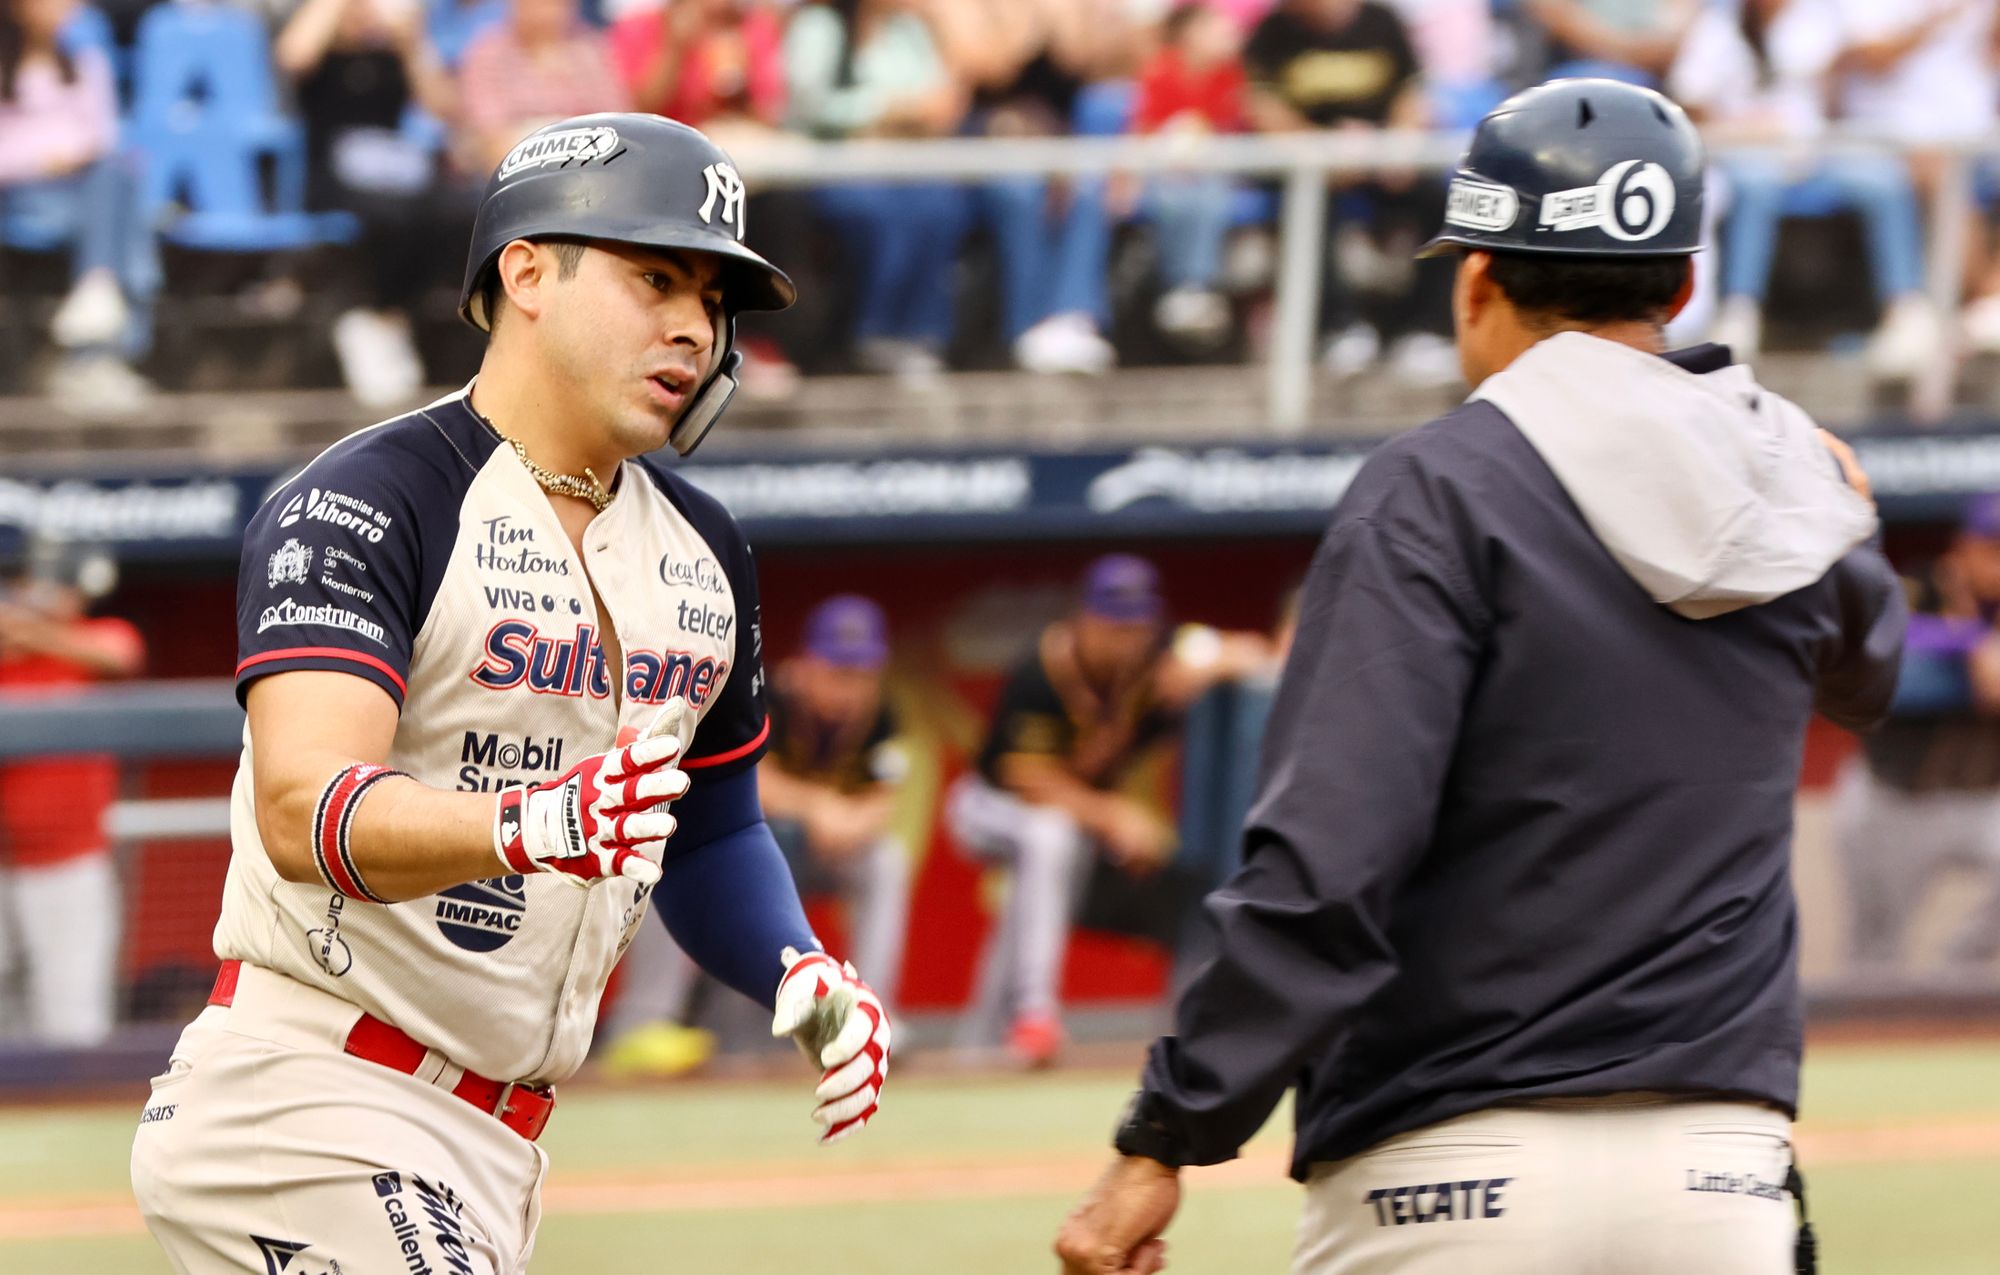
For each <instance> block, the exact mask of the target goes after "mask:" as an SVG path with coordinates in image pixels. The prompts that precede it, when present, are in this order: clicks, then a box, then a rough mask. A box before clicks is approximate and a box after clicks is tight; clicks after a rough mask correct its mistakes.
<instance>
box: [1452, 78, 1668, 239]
mask: <svg viewBox="0 0 2000 1275" xmlns="http://www.w3.org/2000/svg"><path fill="white" fill-rule="evenodd" d="M1705 167H1706V159H1705V155H1704V152H1703V150H1702V144H1701V137H1700V135H1699V134H1697V133H1696V131H1695V127H1694V124H1693V123H1692V122H1691V121H1690V120H1689V119H1688V117H1687V113H1686V112H1685V111H1683V110H1681V108H1680V107H1678V106H1676V105H1674V104H1673V103H1672V102H1670V101H1668V100H1667V99H1666V98H1664V97H1662V96H1660V95H1659V94H1658V93H1655V92H1653V91H1652V90H1651V89H1642V88H1638V87H1635V86H1633V85H1630V84H1624V83H1620V82H1619V81H1616V80H1593V79H1580V80H1552V81H1550V82H1549V83H1547V84H1543V85H1539V86H1537V87H1535V88H1531V89H1527V90H1525V91H1523V92H1520V93H1517V94H1515V95H1514V96H1513V97H1510V98H1508V99H1507V100H1506V101H1505V102H1502V103H1501V104H1500V105H1499V106H1497V107H1495V108H1494V109H1493V112H1492V113H1491V114H1489V115H1488V116H1487V117H1486V118H1485V119H1483V120H1481V121H1480V122H1479V127H1478V128H1477V129H1476V130H1475V131H1474V132H1473V135H1472V143H1471V145H1470V146H1469V147H1468V148H1467V150H1466V153H1465V157H1464V158H1463V159H1461V160H1460V161H1459V165H1458V169H1457V171H1456V172H1455V173H1454V174H1453V175H1452V181H1451V191H1450V195H1449V199H1448V203H1447V207H1446V211H1445V219H1444V229H1443V230H1441V231H1440V232H1439V233H1438V235H1437V237H1436V238H1434V239H1432V240H1431V241H1430V242H1429V243H1427V244H1425V245H1424V247H1423V249H1422V251H1421V252H1420V253H1419V255H1420V256H1436V255H1438V254H1440V253H1443V252H1447V251H1450V250H1451V249H1452V248H1454V247H1456V248H1481V249H1488V250H1491V251H1494V252H1526V253H1541V254H1550V255H1557V256H1570V257H1669V256H1684V255H1686V254H1689V253H1693V252H1697V251H1699V250H1700V248H1701V205H1702V178H1703V172H1704V169H1705Z"/></svg>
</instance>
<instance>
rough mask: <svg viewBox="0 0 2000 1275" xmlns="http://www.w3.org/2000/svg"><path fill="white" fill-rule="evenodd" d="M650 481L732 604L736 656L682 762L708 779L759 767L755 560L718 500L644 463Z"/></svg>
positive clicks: (763, 716) (767, 723)
mask: <svg viewBox="0 0 2000 1275" xmlns="http://www.w3.org/2000/svg"><path fill="white" fill-rule="evenodd" d="M645 463H646V467H647V469H648V470H650V471H651V473H652V475H653V477H654V481H656V482H658V483H659V484H660V488H661V490H662V491H664V492H665V493H666V495H667V498H668V499H669V500H671V501H672V502H673V503H674V506H675V507H676V508H677V509H679V510H680V511H681V514H682V516H683V517H685V518H686V519H687V520H688V522H689V523H691V524H692V525H693V526H694V529H695V530H696V531H697V532H699V533H700V534H701V538H702V539H703V540H706V541H707V542H708V546H709V548H711V549H713V550H714V551H715V557H716V561H718V562H720V563H721V564H722V569H723V571H724V573H726V574H727V575H728V577H729V589H730V592H731V593H732V594H733V595H734V596H735V600H736V656H735V661H734V663H732V664H731V665H730V668H729V680H728V681H727V682H725V683H723V687H722V694H721V695H719V696H717V697H716V700H715V704H714V706H713V707H711V708H710V709H709V710H708V713H707V715H706V716H704V717H703V718H702V719H701V728H700V729H699V730H698V731H697V732H696V733H695V738H694V747H693V749H692V750H691V751H690V753H689V756H688V759H687V760H686V761H685V762H683V763H682V767H683V768H684V769H687V770H692V771H698V772H700V773H701V774H702V775H703V777H705V778H707V779H711V780H713V779H715V778H719V777H721V776H723V775H731V774H735V773H736V772H737V771H740V770H745V769H748V768H749V767H751V766H754V765H756V764H757V761H758V759H759V758H761V757H762V756H763V755H764V751H765V749H766V747H767V746H768V745H769V743H770V739H771V716H770V712H769V710H768V707H767V704H766V690H765V685H764V616H763V610H762V608H761V606H760V605H759V603H758V600H757V560H756V558H755V556H754V555H752V554H751V552H750V542H749V541H748V540H747V539H745V538H744V535H743V530H742V528H740V527H738V526H737V525H736V519H734V518H733V517H731V516H730V514H729V511H728V510H727V509H724V508H723V507H722V505H721V503H720V502H719V501H717V500H716V499H715V498H714V497H712V496H710V495H708V494H707V493H706V492H703V491H700V490H698V489H696V488H695V487H693V486H691V485H690V484H689V483H687V482H686V481H685V480H683V479H680V478H678V477H677V476H674V475H669V474H667V473H666V472H665V471H663V470H661V469H659V468H657V467H655V466H654V465H653V464H652V463H651V462H650V461H648V462H645Z"/></svg>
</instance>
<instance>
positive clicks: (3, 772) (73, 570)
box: [0, 541, 145, 1045]
mask: <svg viewBox="0 0 2000 1275" xmlns="http://www.w3.org/2000/svg"><path fill="white" fill-rule="evenodd" d="M116 579H117V568H116V567H115V566H113V565H112V562H111V559H110V558H109V557H108V556H106V555H104V554H103V553H101V552H95V551H89V550H84V549H79V548H78V547H77V546H73V545H67V544H61V543H51V542H47V541H44V542H40V543H38V544H36V545H35V546H34V547H33V549H32V550H31V553H30V561H29V569H28V571H27V573H26V574H25V576H24V577H22V578H21V579H18V580H16V581H13V582H11V583H10V585H9V586H8V587H7V588H6V589H5V590H4V591H0V699H13V698H21V697H27V696H32V695H38V694H47V693H50V692H56V691H64V690H70V689H73V688H76V687H80V686H86V685H89V684H90V683H92V682H96V681H99V680H103V679H109V678H122V677H130V676H132V675H133V674H135V673H137V672H138V671H139V667H140V664H141V663H142V661H143V660H144V658H145V644H144V642H143V641H142V640H141V639H140V637H139V633H138V630H136V629H134V628H133V627H132V626H131V625H129V624H127V623H126V622H125V621H123V620H112V619H89V618H87V617H86V616H85V608H86V607H87V606H88V605H89V603H90V602H91V601H92V600H93V599H95V598H98V597H102V596H103V595H104V594H106V593H109V592H110V590H111V587H112V585H113V584H114V583H115V582H116ZM117 795H118V763H117V761H116V760H115V759H114V758H111V757H102V756H74V757H59V758H52V759H48V760H42V761H25V762H10V763H8V764H6V765H0V964H3V965H5V966H9V967H13V966H17V965H25V967H26V969H25V977H24V978H22V979H21V980H20V986H21V987H22V989H23V1001H24V1003H23V1004H20V1005H16V1004H13V1003H10V1002H7V1001H0V1032H4V1034H7V1035H13V1034H15V1033H16V1032H17V1031H18V1030H19V1029H20V1028H21V1027H22V1026H23V1025H25V1027H26V1029H27V1032H28V1034H29V1035H30V1036H32V1037H33V1038H35V1039H37V1040H39V1041H42V1042H44V1043H47V1044H54V1045H90V1044H96V1043H98V1042H100V1041H102V1040H103V1039H104V1038H105V1037H106V1036H108V1035H109V1034H110V1032H111V1023H112V1017H113V1008H114V1005H115V1002H116V995H115V992H116V965H117V956H118V932H119V928H120V927H119V919H120V917H121V916H122V915H123V912H124V907H123V903H122V900H121V898H120V895H119V891H118V880H117V876H116V875H115V873H114V872H113V870H112V863H111V850H110V846H109V843H108V841H107V839H106V833H105V829H104V816H105V813H106V811H108V810H109V809H110V806H111V803H112V801H113V800H114V799H115V798H116V797H117ZM5 981H6V982H12V981H13V980H11V979H10V980H5Z"/></svg>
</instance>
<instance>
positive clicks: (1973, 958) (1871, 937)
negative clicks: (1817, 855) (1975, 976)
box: [1833, 495, 2000, 974]
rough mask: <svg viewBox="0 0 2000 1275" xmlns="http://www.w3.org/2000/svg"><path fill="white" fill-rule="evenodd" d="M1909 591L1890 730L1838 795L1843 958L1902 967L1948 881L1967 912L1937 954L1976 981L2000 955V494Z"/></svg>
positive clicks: (1860, 754) (1978, 505) (1982, 503)
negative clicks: (1978, 973)
mask: <svg viewBox="0 0 2000 1275" xmlns="http://www.w3.org/2000/svg"><path fill="white" fill-rule="evenodd" d="M1903 590H1904V593H1905V595H1906V596H1907V597H1908V598H1909V601H1910V606H1911V611H1912V613H1913V614H1912V615H1911V617H1910V632H1909V641H1908V644H1907V645H1906V646H1905V648H1904V652H1903V665H1902V669H1901V677H1900V678H1899V679H1898V681H1897V686H1896V699H1895V701H1894V703H1893V704H1892V705H1891V706H1890V717H1889V720H1888V721H1887V722H1885V723H1884V724H1883V726H1882V728H1881V729H1880V730H1878V731H1876V732H1875V733H1874V734H1872V735H1869V736H1868V737H1867V738H1865V739H1863V740H1862V742H1861V747H1860V749H1858V750H1857V751H1856V753H1855V755H1854V756H1853V757H1852V758H1851V759H1849V761H1848V763H1847V765H1846V766H1845V767H1844V768H1843V770H1842V772H1841V775H1840V779H1839V782H1838V783H1837V784H1836V785H1835V788H1834V803H1833V821H1834V836H1835V842H1836V844H1837V846H1838V847H1839V850H1840V856H1841V861H1842V864H1843V866H1844V867H1845V869H1846V885H1847V898H1848V918H1849V924H1848V933H1847V952H1848V959H1849V960H1851V961H1852V962H1853V963H1854V964H1855V966H1856V967H1857V968H1858V969H1860V970H1865V971H1867V972H1869V973H1874V974H1881V973H1890V972H1894V971H1896V970H1898V969H1903V968H1907V967H1908V965H1909V963H1910V961H1911V959H1912V955H1913V953H1912V950H1911V949H1912V947H1913V946H1914V945H1915V944H1914V942H1913V940H1916V939H1918V938H1919V937H1920V936H1919V934H1918V933H1917V931H1918V929H1919V926H1920V922H1921V921H1922V920H1923V919H1924V914H1925V913H1926V911H1927V910H1928V908H1929V906H1930V905H1931V904H1933V903H1934V902H1935V901H1936V896H1937V893H1938V889H1939V887H1940V886H1942V885H1944V883H1945V882H1946V881H1947V880H1950V882H1951V885H1950V888H1951V891H1952V893H1953V894H1954V896H1956V898H1957V900H1958V901H1959V902H1960V903H1961V905H1962V906H1963V910H1962V911H1958V912H1956V915H1955V918H1954V923H1953V925H1952V927H1951V929H1950V931H1949V933H1948V934H1946V935H1945V936H1944V950H1943V953H1942V955H1943V958H1944V961H1945V963H1946V964H1947V965H1949V966H1953V967H1957V968H1959V969H1961V970H1972V969H1976V968H1978V967H1980V966H1984V965H1988V964H1990V963H1991V962H1992V960H1993V958H1994V956H1995V955H1996V954H2000V496H1996V495H1986V496H1981V497H1978V498H1977V499H1975V500H1973V501H1971V502H1969V503H1968V504H1967V506H1966V509H1965V514H1964V518H1963V521H1962V523H1961V525H1960V527H1959V531H1958V534H1957V535H1956V536H1954V537H1953V539H1952V542H1951V544H1950V545H1949V546H1948V547H1947V548H1946V549H1945V551H1944V552H1943V553H1942V554H1940V555H1939V556H1938V558H1937V559H1936V561H1934V562H1931V563H1928V564H1926V565H1924V566H1923V567H1921V568H1920V569H1918V570H1916V571H1913V572H1911V573H1910V574H1909V575H1907V576H1905V577H1904V579H1903ZM1888 846H1894V847H1895V848H1896V852H1895V853H1894V854H1884V853H1883V850H1884V848H1885V847H1888ZM1954 870H1956V875H1953V874H1954Z"/></svg>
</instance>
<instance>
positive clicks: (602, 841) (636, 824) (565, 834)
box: [493, 696, 692, 886]
mask: <svg viewBox="0 0 2000 1275" xmlns="http://www.w3.org/2000/svg"><path fill="white" fill-rule="evenodd" d="M691 716H692V714H691V713H690V712H689V710H688V705H687V701H686V700H685V699H682V698H680V697H678V696H676V697H675V698H673V699H671V700H668V701H667V702H666V703H665V704H663V705H661V706H660V711H659V712H658V713H656V714H654V716H653V720H652V722H651V723H650V724H648V725H647V727H646V729H645V730H643V731H641V732H639V734H638V737H637V738H636V739H634V740H633V741H632V742H631V743H629V744H625V745H623V746H622V747H619V748H615V749H613V750H612V751H610V752H608V753H598V754H596V755H595V756H591V757H586V758H584V759H583V760H582V761H581V762H578V763H577V764H576V765H575V766H574V767H572V768H571V769H570V770H568V771H566V772H565V773H563V774H562V775H561V776H559V777H558V778H556V779H553V780H550V781H549V782H548V783H545V784H534V785H532V786H523V787H518V788H509V789H507V790H506V791H505V792H503V793H501V794H500V802H499V805H498V806H497V807H496V808H495V810H494V820H493V848H494V853H496V854H497V855H499V857H500V862H502V863H504V864H506V865H507V868H508V870H509V871H512V872H523V873H526V872H554V873H556V874H558V875H560V876H561V877H562V878H563V879H564V880H566V881H568V882H570V884H572V885H576V886H585V885H588V884H590V883H591V882H593V881H602V880H606V879H608V878H611V877H626V878H629V879H631V880H633V881H637V882H638V883H639V884H640V885H647V886H650V885H652V884H654V883H655V882H657V881H658V880H659V879H660V859H661V857H662V856H663V855H664V854H665V853H666V847H667V838H668V837H671V836H673V835H674V826H675V824H674V817H673V815H671V814H669V813H668V812H667V807H668V806H669V805H671V804H672V803H673V802H675V801H678V800H679V799H680V798H681V797H683V796H685V795H686V794H687V790H688V777H687V774H686V772H684V771H682V770H681V769H679V767H678V766H677V765H676V764H675V763H676V762H678V761H679V760H680V758H681V755H682V753H683V751H684V750H685V747H686V742H687V741H686V738H685V737H686V736H687V735H689V734H691V733H692V732H691V731H690V729H689V726H690V722H689V719H690V717H691Z"/></svg>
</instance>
